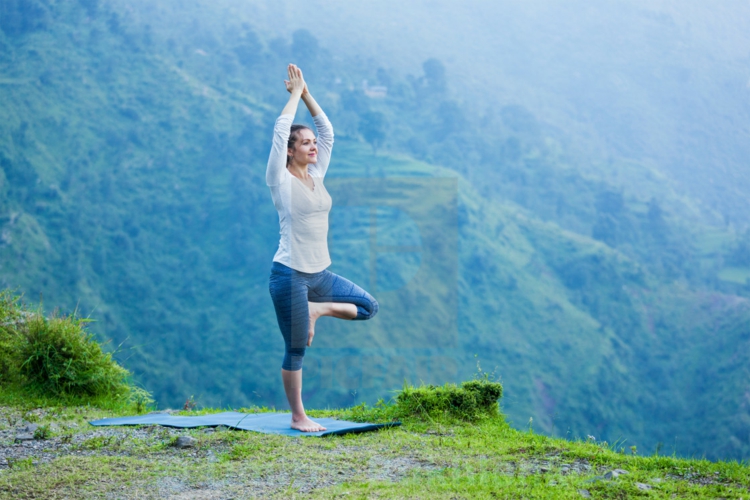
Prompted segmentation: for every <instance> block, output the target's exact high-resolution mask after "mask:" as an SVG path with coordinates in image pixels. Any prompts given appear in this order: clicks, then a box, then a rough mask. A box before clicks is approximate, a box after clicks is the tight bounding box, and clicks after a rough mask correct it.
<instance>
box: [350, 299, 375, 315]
mask: <svg viewBox="0 0 750 500" xmlns="http://www.w3.org/2000/svg"><path fill="white" fill-rule="evenodd" d="M379 309H380V306H379V305H378V301H377V300H375V299H374V298H372V297H368V300H367V301H366V302H365V303H364V304H362V305H358V306H357V317H356V318H354V319H360V320H366V319H371V318H372V317H373V316H375V315H376V314H377V313H378V310H379Z"/></svg>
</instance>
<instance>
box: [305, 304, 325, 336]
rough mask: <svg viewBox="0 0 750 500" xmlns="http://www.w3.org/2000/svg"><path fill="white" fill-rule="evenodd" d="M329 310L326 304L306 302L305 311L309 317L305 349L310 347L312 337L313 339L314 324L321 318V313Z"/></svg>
mask: <svg viewBox="0 0 750 500" xmlns="http://www.w3.org/2000/svg"><path fill="white" fill-rule="evenodd" d="M329 309H330V307H328V304H326V303H320V302H308V303H307V310H308V312H309V316H310V327H309V329H308V330H307V347H310V346H311V345H312V341H313V337H315V322H316V321H317V320H318V318H320V317H321V316H323V313H325V312H327V311H328V310H329Z"/></svg>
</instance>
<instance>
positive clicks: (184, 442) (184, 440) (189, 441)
mask: <svg viewBox="0 0 750 500" xmlns="http://www.w3.org/2000/svg"><path fill="white" fill-rule="evenodd" d="M197 442H198V440H197V439H195V438H194V437H191V436H180V437H178V438H177V441H175V442H174V445H175V446H176V447H177V448H192V447H193V446H195V443H197Z"/></svg>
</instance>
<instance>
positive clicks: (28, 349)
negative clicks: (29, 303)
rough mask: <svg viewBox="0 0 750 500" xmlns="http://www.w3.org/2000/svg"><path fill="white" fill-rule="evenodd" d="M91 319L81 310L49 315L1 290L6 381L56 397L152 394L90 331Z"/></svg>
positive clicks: (0, 347)
mask: <svg viewBox="0 0 750 500" xmlns="http://www.w3.org/2000/svg"><path fill="white" fill-rule="evenodd" d="M87 322H88V320H86V319H82V318H78V317H76V316H75V315H71V316H53V317H50V318H46V317H45V316H44V315H43V314H41V313H40V312H33V311H28V310H25V309H24V308H23V307H22V306H21V305H19V304H18V300H17V299H16V298H14V297H13V296H12V295H11V294H10V292H8V291H3V292H0V384H1V385H5V386H7V385H17V386H23V387H26V388H28V389H31V390H32V391H33V392H34V393H37V394H39V395H43V396H52V397H69V396H71V397H83V398H97V397H105V398H109V399H111V400H126V399H130V398H132V397H135V398H136V399H139V400H143V399H144V398H146V399H147V395H146V394H145V392H144V391H142V390H140V389H138V388H135V387H133V386H131V385H130V384H129V382H128V379H129V377H130V373H129V372H128V371H127V370H126V369H125V368H123V367H122V366H120V365H119V364H117V362H115V361H114V360H113V359H112V354H111V353H107V352H104V351H103V350H102V346H101V345H100V344H99V343H98V342H97V341H96V339H95V338H94V336H93V335H92V334H91V333H89V332H87V331H86V330H85V324H86V323H87Z"/></svg>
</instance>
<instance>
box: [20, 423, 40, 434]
mask: <svg viewBox="0 0 750 500" xmlns="http://www.w3.org/2000/svg"><path fill="white" fill-rule="evenodd" d="M38 428H39V426H38V425H37V424H28V425H27V426H26V427H24V428H23V429H21V432H30V433H31V434H34V431H36V430H37V429H38Z"/></svg>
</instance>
